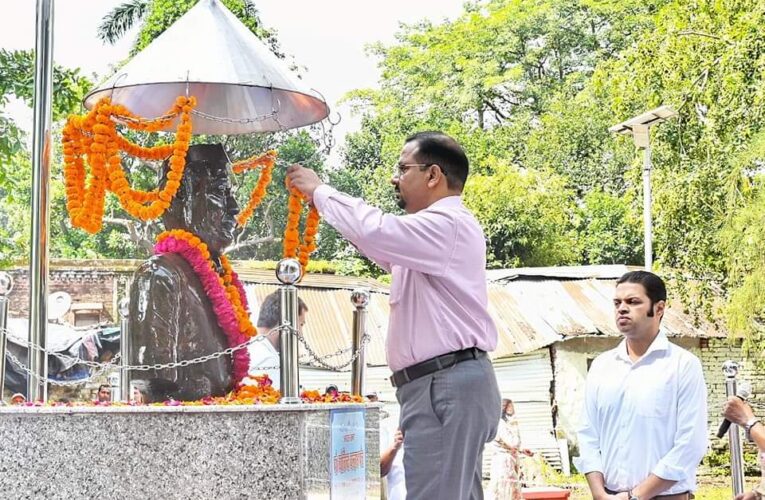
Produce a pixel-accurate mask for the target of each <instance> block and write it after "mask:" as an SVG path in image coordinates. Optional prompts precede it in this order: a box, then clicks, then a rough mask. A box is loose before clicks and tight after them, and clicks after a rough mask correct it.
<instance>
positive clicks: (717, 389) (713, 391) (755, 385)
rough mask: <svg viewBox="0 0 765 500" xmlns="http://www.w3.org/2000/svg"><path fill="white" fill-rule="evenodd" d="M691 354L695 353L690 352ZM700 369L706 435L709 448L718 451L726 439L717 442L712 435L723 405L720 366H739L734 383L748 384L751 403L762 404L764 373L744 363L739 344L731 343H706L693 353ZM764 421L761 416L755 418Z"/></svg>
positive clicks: (735, 341) (763, 398)
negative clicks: (705, 400) (704, 390)
mask: <svg viewBox="0 0 765 500" xmlns="http://www.w3.org/2000/svg"><path fill="white" fill-rule="evenodd" d="M694 351H695V350H694ZM694 354H696V355H697V356H698V357H699V359H701V365H702V367H703V369H704V380H705V381H706V383H707V398H708V399H709V431H710V436H711V442H712V447H713V448H715V449H720V448H724V447H727V438H724V439H717V437H716V436H715V433H716V432H717V428H718V427H719V426H720V421H721V417H720V412H721V411H722V406H723V403H724V402H725V399H726V398H725V376H724V375H723V373H722V365H723V363H724V362H725V361H727V360H733V361H736V362H738V363H739V364H740V365H742V369H741V370H739V374H738V379H739V380H748V381H749V382H751V383H752V392H753V396H752V398H751V399H752V400H754V401H757V402H759V403H765V372H763V371H762V370H756V369H755V366H754V364H753V363H751V362H747V361H744V353H743V351H742V349H741V341H740V340H737V339H734V340H728V339H709V346H708V347H707V348H701V349H699V350H698V351H695V352H694ZM759 416H760V417H765V415H759Z"/></svg>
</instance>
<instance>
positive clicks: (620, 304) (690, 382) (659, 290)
mask: <svg viewBox="0 0 765 500" xmlns="http://www.w3.org/2000/svg"><path fill="white" fill-rule="evenodd" d="M666 300H667V290H666V287H665V285H664V282H663V281H662V280H661V278H659V277H658V276H656V275H655V274H652V273H649V272H646V271H633V272H629V273H627V274H625V275H624V276H622V277H621V278H619V280H618V281H617V285H616V291H615V295H614V312H615V316H616V326H617V328H618V329H619V331H620V332H621V333H622V334H623V335H624V340H623V341H622V342H621V343H620V344H619V345H618V346H617V347H616V348H615V349H612V350H610V351H608V352H605V353H603V354H601V355H600V356H598V357H597V358H596V359H595V361H594V362H593V363H592V367H591V368H590V371H589V373H588V374H587V387H586V394H585V412H584V420H585V422H584V426H583V427H582V429H581V430H580V432H579V451H580V456H579V457H578V459H576V460H575V465H576V466H577V468H578V469H579V472H582V473H584V474H586V477H587V482H588V484H589V487H590V491H591V492H592V497H593V498H594V499H595V500H605V499H621V500H648V499H650V498H662V499H669V500H674V499H678V500H681V499H687V498H691V495H692V493H693V491H694V490H695V489H696V467H697V466H698V464H699V462H700V461H701V458H702V457H703V456H704V453H705V452H706V449H707V398H706V394H707V391H706V385H705V384H704V376H703V374H702V370H701V363H700V362H699V360H698V358H696V356H694V355H693V354H691V353H690V352H688V351H686V350H685V349H682V348H680V347H678V346H676V345H674V344H671V343H670V342H669V340H667V336H666V334H665V333H664V332H663V331H661V330H660V323H661V319H662V317H663V315H664V310H665V307H666Z"/></svg>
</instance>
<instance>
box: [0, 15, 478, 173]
mask: <svg viewBox="0 0 765 500" xmlns="http://www.w3.org/2000/svg"><path fill="white" fill-rule="evenodd" d="M123 1H124V0H54V38H53V45H54V46H53V58H54V61H55V63H57V64H60V65H63V66H67V67H80V68H82V70H83V72H84V73H85V74H87V75H90V74H92V73H95V74H97V75H99V76H100V77H104V76H106V75H107V74H108V71H109V68H110V65H113V64H116V63H117V62H119V61H121V60H122V59H124V58H125V57H127V55H128V51H129V49H130V46H131V44H132V42H133V39H134V38H135V30H133V31H131V32H130V33H128V35H127V36H125V37H124V38H123V39H122V40H120V41H119V42H118V43H117V44H116V45H115V46H110V45H104V44H103V43H102V42H101V41H100V40H99V39H98V38H97V36H96V30H97V28H98V25H99V24H100V22H101V19H102V18H103V17H104V15H106V14H107V13H108V12H109V11H111V9H113V8H114V7H115V6H118V5H120V4H121V3H123ZM463 2H464V0H386V1H385V2H369V1H364V0H325V1H323V2H317V1H315V0H314V1H309V0H259V1H258V0H256V2H255V4H256V6H257V8H258V10H259V12H260V17H261V20H262V22H263V24H264V25H265V26H266V27H268V28H272V29H275V30H276V31H277V36H278V39H279V42H280V44H281V47H282V49H283V51H284V52H285V53H287V54H290V55H292V56H293V57H294V60H295V62H296V63H297V64H299V65H301V66H304V67H305V68H306V70H307V71H306V72H305V73H304V78H305V80H306V81H307V83H309V84H310V86H311V87H313V88H315V89H317V90H318V91H319V92H321V93H322V94H323V95H324V96H325V98H326V99H327V102H328V103H329V105H330V108H331V109H332V115H331V116H332V117H335V115H336V113H338V112H339V113H340V115H341V117H342V120H341V122H340V124H339V125H338V126H337V127H335V131H334V136H335V139H336V140H337V141H338V143H342V139H343V137H344V136H345V134H346V133H348V132H352V131H354V130H357V129H358V127H359V119H358V117H352V116H351V114H350V110H349V109H348V107H347V106H338V105H337V101H338V100H339V99H341V98H342V97H343V95H345V93H346V92H348V91H350V90H354V89H358V88H368V87H372V88H373V87H375V86H376V85H377V81H378V78H379V71H378V69H377V60H376V59H375V58H374V57H372V56H368V55H366V54H365V51H364V47H365V46H366V45H367V44H370V43H374V42H378V41H380V42H383V43H386V44H390V43H392V42H393V41H394V40H395V38H394V35H395V33H396V31H397V30H398V29H399V26H400V23H402V22H403V23H407V24H411V23H415V22H417V21H420V20H422V19H429V20H431V21H433V22H436V23H438V22H442V21H443V20H445V19H454V18H456V17H457V16H458V15H459V14H460V13H461V12H462V5H463ZM35 3H36V2H35V1H34V0H0V48H3V49H9V50H15V49H33V48H34V43H35ZM1 77H2V75H0V78H1ZM6 111H7V112H8V113H9V114H11V116H13V117H14V118H15V119H16V120H17V122H18V123H19V124H20V125H22V126H23V127H24V128H27V129H28V130H29V129H30V128H31V121H32V111H31V109H27V108H26V107H25V106H24V105H23V104H21V103H18V102H13V103H11V104H10V105H9V106H8V107H7V108H6ZM336 150H337V148H336ZM336 150H335V151H333V155H332V156H333V157H335V158H336V156H335V155H336V153H337V151H336Z"/></svg>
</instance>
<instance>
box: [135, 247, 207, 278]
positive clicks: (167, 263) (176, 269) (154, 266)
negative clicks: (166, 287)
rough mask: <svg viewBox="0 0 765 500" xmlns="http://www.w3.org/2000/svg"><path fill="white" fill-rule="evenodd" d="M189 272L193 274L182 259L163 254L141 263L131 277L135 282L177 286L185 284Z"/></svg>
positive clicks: (173, 255)
mask: <svg viewBox="0 0 765 500" xmlns="http://www.w3.org/2000/svg"><path fill="white" fill-rule="evenodd" d="M190 272H192V273H193V270H192V269H191V266H189V264H188V263H187V262H186V261H185V260H184V259H183V257H180V256H178V255H175V254H163V255H154V256H152V257H150V258H149V259H148V260H146V261H145V262H143V263H142V264H141V265H140V266H138V269H136V271H135V274H134V276H133V277H134V280H135V281H136V282H144V283H147V282H148V283H157V284H160V283H161V284H173V285H177V284H180V283H182V282H185V281H186V277H187V276H188V274H189V273H190Z"/></svg>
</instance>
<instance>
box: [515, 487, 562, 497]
mask: <svg viewBox="0 0 765 500" xmlns="http://www.w3.org/2000/svg"><path fill="white" fill-rule="evenodd" d="M521 493H522V494H523V498H528V499H535V500H559V499H560V500H566V499H567V498H568V497H569V495H571V492H570V491H569V490H564V489H563V488H555V487H552V486H545V487H540V488H523V490H521Z"/></svg>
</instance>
